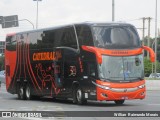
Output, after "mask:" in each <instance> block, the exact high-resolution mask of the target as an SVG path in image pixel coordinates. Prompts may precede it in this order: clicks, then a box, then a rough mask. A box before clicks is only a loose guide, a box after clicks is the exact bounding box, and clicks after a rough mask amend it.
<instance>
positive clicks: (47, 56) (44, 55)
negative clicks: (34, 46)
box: [33, 52, 62, 61]
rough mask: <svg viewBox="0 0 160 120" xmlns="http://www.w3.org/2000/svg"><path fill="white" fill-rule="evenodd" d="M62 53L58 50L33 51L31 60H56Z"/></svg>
mask: <svg viewBox="0 0 160 120" xmlns="http://www.w3.org/2000/svg"><path fill="white" fill-rule="evenodd" d="M61 57H62V55H61V53H60V52H56V53H55V52H40V53H33V61H41V60H42V61H43V60H57V59H59V58H61Z"/></svg>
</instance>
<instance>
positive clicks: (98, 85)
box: [92, 81, 110, 90]
mask: <svg viewBox="0 0 160 120" xmlns="http://www.w3.org/2000/svg"><path fill="white" fill-rule="evenodd" d="M92 83H93V84H94V85H96V86H97V87H100V88H102V89H105V90H109V89H110V87H108V86H104V85H100V84H97V83H95V82H93V81H92Z"/></svg>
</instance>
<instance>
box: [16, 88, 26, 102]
mask: <svg viewBox="0 0 160 120" xmlns="http://www.w3.org/2000/svg"><path fill="white" fill-rule="evenodd" d="M18 99H20V100H24V99H25V94H24V87H23V86H22V85H20V86H19V88H18Z"/></svg>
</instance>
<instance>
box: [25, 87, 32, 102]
mask: <svg viewBox="0 0 160 120" xmlns="http://www.w3.org/2000/svg"><path fill="white" fill-rule="evenodd" d="M25 97H26V100H30V99H31V89H30V87H29V85H26V88H25Z"/></svg>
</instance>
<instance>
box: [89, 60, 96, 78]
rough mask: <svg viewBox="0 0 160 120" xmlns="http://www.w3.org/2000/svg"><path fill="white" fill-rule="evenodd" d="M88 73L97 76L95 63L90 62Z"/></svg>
mask: <svg viewBox="0 0 160 120" xmlns="http://www.w3.org/2000/svg"><path fill="white" fill-rule="evenodd" d="M88 73H89V76H91V77H96V67H95V64H94V63H89V64H88Z"/></svg>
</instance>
